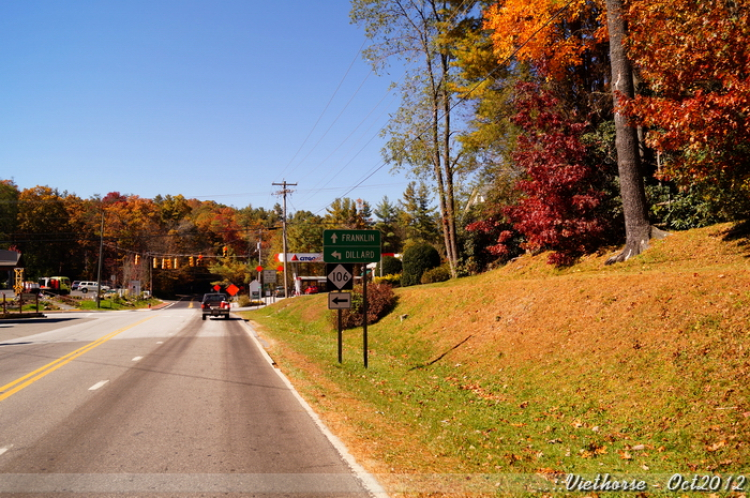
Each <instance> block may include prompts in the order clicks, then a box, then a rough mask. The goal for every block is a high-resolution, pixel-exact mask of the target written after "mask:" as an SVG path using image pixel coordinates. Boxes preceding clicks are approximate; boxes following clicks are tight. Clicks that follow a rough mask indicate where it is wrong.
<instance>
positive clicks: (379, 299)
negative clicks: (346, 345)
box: [331, 283, 396, 329]
mask: <svg viewBox="0 0 750 498" xmlns="http://www.w3.org/2000/svg"><path fill="white" fill-rule="evenodd" d="M363 304H364V302H363V299H362V286H361V285H357V286H355V287H354V289H353V291H352V307H351V308H350V309H348V310H346V309H345V310H341V324H342V327H343V328H345V329H351V328H355V327H360V326H362V314H363ZM395 306H396V295H395V294H394V293H393V288H392V287H391V286H390V285H388V284H375V283H373V284H368V285H367V323H368V324H372V323H375V322H377V321H378V320H380V319H381V318H383V317H384V316H386V315H387V314H388V313H390V312H391V310H393V308H394V307H395ZM331 322H332V324H333V326H334V328H338V313H337V312H336V311H333V312H332V313H331Z"/></svg>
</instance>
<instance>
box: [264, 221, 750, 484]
mask: <svg viewBox="0 0 750 498" xmlns="http://www.w3.org/2000/svg"><path fill="white" fill-rule="evenodd" d="M730 228H731V227H730V226H728V225H722V226H716V227H710V228H706V229H701V230H693V231H689V232H683V233H675V234H672V235H671V236H670V237H668V238H667V239H665V240H662V241H657V242H655V243H654V244H653V247H652V248H651V249H650V250H649V251H647V252H646V253H644V254H643V255H641V256H639V257H637V258H634V259H631V260H630V261H627V262H626V263H623V264H618V265H614V266H605V265H604V262H605V261H606V259H607V257H608V256H609V255H604V254H602V255H597V256H591V257H588V258H586V259H585V260H583V261H581V262H579V264H577V265H575V266H573V267H571V268H567V269H563V270H556V269H554V268H552V267H550V266H549V265H547V264H546V263H545V261H546V255H544V254H543V255H538V256H534V257H530V256H525V257H522V258H519V259H518V260H516V261H513V262H512V263H510V264H508V265H507V266H506V267H504V268H502V269H499V270H496V271H493V272H490V273H487V274H483V275H480V276H477V277H471V278H466V279H460V280H456V281H451V282H446V283H442V284H434V285H429V286H418V287H413V288H408V289H400V290H398V294H399V297H400V302H399V304H398V306H397V308H396V310H395V311H394V312H393V314H392V315H391V316H389V317H387V318H385V319H384V320H382V321H381V322H380V323H378V324H376V325H374V326H372V327H371V328H370V348H371V356H370V362H371V368H370V369H369V370H364V369H362V368H361V366H358V365H356V362H357V361H359V358H360V354H361V349H359V348H360V342H359V341H360V339H359V334H358V332H357V331H353V332H348V333H347V337H348V338H347V344H346V347H347V350H346V358H347V362H346V363H345V365H343V366H338V365H337V364H335V363H334V362H335V350H334V349H333V348H334V347H335V342H334V341H335V339H334V338H333V337H334V336H333V333H332V332H331V331H330V330H328V329H326V328H325V327H326V326H325V325H323V324H325V323H327V321H326V319H325V313H326V311H325V309H324V308H325V301H324V300H323V298H322V297H320V296H316V297H315V298H313V299H308V298H304V299H300V300H294V301H291V302H289V303H285V304H282V306H278V307H277V308H275V311H274V313H275V314H276V315H275V318H272V319H270V320H269V319H268V316H267V315H268V314H267V313H266V316H261V315H260V313H264V312H260V313H256V314H254V315H253V318H255V319H257V320H258V321H260V322H263V323H264V324H265V325H266V326H268V327H269V330H267V331H265V332H263V333H264V335H267V336H269V337H273V338H275V339H276V340H277V341H278V342H277V343H276V345H275V347H273V350H272V355H274V356H276V357H277V358H278V361H280V363H281V364H282V368H284V369H285V371H286V372H287V373H288V374H289V375H290V376H291V377H292V378H293V382H295V384H297V385H298V387H299V389H300V391H301V392H303V395H306V396H307V398H308V400H310V402H311V403H312V404H313V406H314V407H316V409H317V410H318V411H319V412H320V413H321V415H322V417H323V418H324V420H325V421H326V423H328V424H329V425H330V426H331V428H332V430H333V431H334V433H336V434H338V435H339V436H340V437H341V438H342V439H343V440H344V441H345V442H346V444H347V446H348V447H349V448H350V450H351V451H352V453H353V454H354V455H355V456H356V457H357V458H358V459H359V461H360V462H362V463H363V464H364V465H365V466H366V467H367V468H368V469H369V470H370V471H372V472H373V473H375V474H377V475H379V477H380V478H381V480H383V481H385V483H386V484H387V485H389V486H391V488H392V489H398V483H399V482H403V476H404V475H407V474H408V475H424V474H426V473H433V472H434V473H443V474H445V473H452V472H468V473H482V472H484V473H487V472H506V473H507V472H521V473H524V472H526V473H528V472H532V473H534V472H537V473H538V472H550V473H555V472H557V473H565V472H579V471H580V472H592V471H602V470H603V471H610V472H624V473H627V472H634V471H640V470H644V469H650V470H651V471H652V472H677V471H680V472H723V473H738V472H745V473H750V390H749V388H748V386H749V385H750V337H749V334H748V324H749V323H750V258H748V254H750V250H749V249H748V245H747V239H743V238H739V239H737V240H728V237H727V234H728V231H729V229H730ZM403 315H408V317H407V318H406V319H404V320H402V319H401V317H402V316H403ZM300 317H301V318H300ZM276 318H278V321H277V320H276ZM314 323H318V324H320V325H319V328H315V327H314V326H313V325H312V324H314ZM285 327H287V330H288V329H289V328H291V329H293V330H294V332H293V333H285V332H283V331H282V329H285ZM306 341H307V342H306ZM321 341H322V342H326V343H327V344H328V346H324V348H323V350H321V346H320V343H321ZM329 346H330V352H329V351H326V350H325V347H329ZM449 405H450V406H449ZM430 417H432V418H430ZM447 422H450V423H447ZM464 440H466V441H470V442H465V441H464ZM519 441H523V443H522V444H521V443H520V442H519ZM553 443H554V444H553ZM467 448H473V449H472V450H471V451H469V452H467ZM633 448H636V449H635V450H634V449H633ZM413 494H414V495H420V493H419V492H415V493H413ZM421 495H424V496H428V495H430V493H429V492H428V491H424V492H422V493H421Z"/></svg>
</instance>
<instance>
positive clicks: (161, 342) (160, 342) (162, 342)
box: [156, 341, 164, 344]
mask: <svg viewBox="0 0 750 498" xmlns="http://www.w3.org/2000/svg"><path fill="white" fill-rule="evenodd" d="M156 344H164V341H159V342H157V343H156Z"/></svg>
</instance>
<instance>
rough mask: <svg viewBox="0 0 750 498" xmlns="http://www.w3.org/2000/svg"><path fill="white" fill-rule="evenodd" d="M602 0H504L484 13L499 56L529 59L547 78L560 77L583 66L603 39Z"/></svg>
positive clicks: (604, 24) (604, 26) (499, 57)
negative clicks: (572, 69)
mask: <svg viewBox="0 0 750 498" xmlns="http://www.w3.org/2000/svg"><path fill="white" fill-rule="evenodd" d="M601 3H602V2H600V1H591V0H572V1H564V0H506V1H503V2H497V3H495V4H493V5H491V6H490V7H489V8H488V9H487V10H486V11H485V19H486V21H485V28H487V29H489V30H491V35H490V36H491V39H492V42H493V44H494V47H495V53H496V55H497V57H498V59H500V60H506V59H508V58H510V57H511V56H514V58H515V59H516V60H519V61H526V62H533V64H534V65H535V66H536V68H537V69H538V70H540V71H542V72H543V73H544V75H545V76H546V77H547V78H549V79H563V78H566V77H568V76H569V75H570V69H571V68H580V67H582V66H584V65H585V64H586V61H587V57H588V54H590V53H592V52H594V51H596V50H597V46H598V45H599V44H600V43H601V42H602V41H604V40H605V39H606V35H607V32H606V23H605V21H604V17H603V16H604V14H603V9H602V5H601Z"/></svg>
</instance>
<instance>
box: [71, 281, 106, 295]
mask: <svg viewBox="0 0 750 498" xmlns="http://www.w3.org/2000/svg"><path fill="white" fill-rule="evenodd" d="M96 289H97V285H96V282H85V281H83V282H80V283H79V284H78V290H79V291H81V292H83V293H84V294H87V293H88V292H89V291H90V292H96ZM101 290H102V292H106V291H108V290H109V286H108V285H102V286H101Z"/></svg>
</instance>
